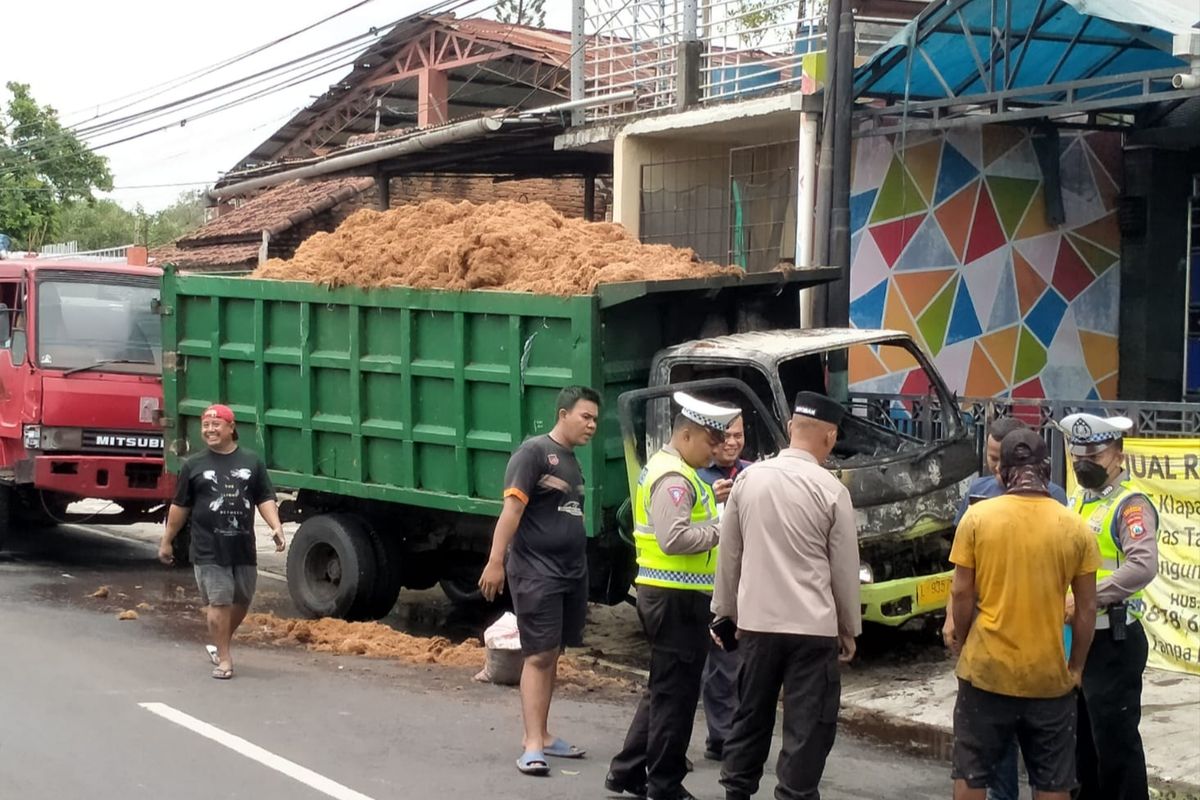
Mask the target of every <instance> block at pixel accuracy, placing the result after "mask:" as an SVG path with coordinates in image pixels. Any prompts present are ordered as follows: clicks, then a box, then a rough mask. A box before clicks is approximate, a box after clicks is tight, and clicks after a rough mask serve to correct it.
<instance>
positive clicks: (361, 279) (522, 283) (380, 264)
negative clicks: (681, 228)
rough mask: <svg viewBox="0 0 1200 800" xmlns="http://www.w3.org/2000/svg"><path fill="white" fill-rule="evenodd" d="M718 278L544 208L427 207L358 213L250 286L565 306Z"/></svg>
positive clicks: (671, 254)
mask: <svg viewBox="0 0 1200 800" xmlns="http://www.w3.org/2000/svg"><path fill="white" fill-rule="evenodd" d="M722 274H729V275H740V274H741V270H739V269H736V268H733V269H731V268H728V267H721V266H718V265H716V264H711V263H706V262H702V261H700V260H699V258H698V257H697V256H696V253H695V252H694V251H692V250H690V249H681V248H678V247H671V246H669V245H650V244H642V243H641V242H640V241H638V239H637V237H636V236H633V235H632V234H630V233H629V231H627V230H626V229H625V228H623V227H622V226H620V225H616V224H613V223H609V222H585V221H583V220H582V219H578V218H574V217H564V216H563V215H562V214H559V213H558V212H557V211H555V210H554V209H553V208H551V207H550V206H549V205H547V204H546V203H543V202H534V203H517V202H513V201H507V200H506V201H500V202H496V203H485V204H483V205H476V204H474V203H471V202H468V201H465V200H464V201H462V202H458V203H451V202H447V201H445V200H428V201H426V202H423V203H413V204H409V205H404V206H400V207H398V208H393V209H391V210H389V211H382V212H381V211H374V210H371V209H365V208H364V209H360V210H358V211H356V212H354V213H353V214H351V215H350V216H349V217H347V218H346V220H345V221H344V222H343V223H342V224H341V225H339V226H338V228H337V229H336V230H334V231H333V232H332V233H325V232H320V233H315V234H313V235H312V236H310V237H309V238H308V239H306V240H305V241H304V242H303V243H302V244H301V245H300V246H299V247H298V248H297V249H296V253H295V255H294V256H293V257H292V258H291V259H288V260H286V261H284V260H281V259H271V260H270V261H268V262H266V263H265V264H263V265H262V266H261V267H259V268H258V269H257V270H256V271H255V272H254V273H253V274H252V275H251V277H253V278H268V279H273V280H289V281H305V282H310V283H317V284H321V285H325V286H331V287H337V286H360V287H364V288H374V287H381V286H411V287H414V288H419V289H450V290H455V291H465V290H470V289H502V290H505V291H511V292H534V293H536V294H549V295H560V296H566V295H580V294H594V293H595V291H596V287H597V286H598V285H600V284H602V283H615V282H621V281H646V280H671V279H677V278H704V277H711V276H715V275H722Z"/></svg>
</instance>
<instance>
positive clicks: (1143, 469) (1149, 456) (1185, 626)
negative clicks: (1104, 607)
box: [1067, 439, 1200, 675]
mask: <svg viewBox="0 0 1200 800" xmlns="http://www.w3.org/2000/svg"><path fill="white" fill-rule="evenodd" d="M1125 466H1126V467H1127V468H1128V470H1129V477H1130V479H1131V481H1132V483H1133V488H1134V489H1136V490H1137V491H1139V492H1142V493H1143V494H1145V495H1146V496H1147V497H1149V498H1150V501H1151V502H1152V503H1153V504H1154V509H1155V510H1156V511H1157V512H1158V577H1156V578H1155V579H1154V580H1153V581H1152V582H1151V583H1150V585H1149V586H1147V587H1146V591H1145V595H1146V612H1145V616H1144V617H1143V618H1142V623H1143V624H1144V626H1145V628H1146V636H1147V638H1148V639H1149V640H1150V666H1152V667H1158V668H1160V669H1169V670H1174V671H1176V672H1186V673H1190V674H1192V675H1200V439H1126V440H1125ZM1067 484H1068V487H1067V488H1068V491H1069V492H1071V491H1074V489H1075V475H1074V474H1073V473H1072V472H1071V470H1070V469H1069V468H1068V470H1067Z"/></svg>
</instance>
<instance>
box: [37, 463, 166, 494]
mask: <svg viewBox="0 0 1200 800" xmlns="http://www.w3.org/2000/svg"><path fill="white" fill-rule="evenodd" d="M17 482H18V483H26V484H33V486H34V488H36V489H41V490H43V491H47V492H59V493H61V494H65V495H73V496H75V497H81V498H83V497H93V498H98V499H101V500H142V501H159V502H166V501H168V500H170V498H171V494H172V492H173V491H174V488H175V476H174V475H171V474H170V473H168V472H167V471H166V468H165V466H164V465H163V460H162V459H161V458H128V457H123V456H89V455H63V456H56V455H38V456H34V457H33V458H31V459H27V460H25V461H23V462H21V463H19V464H18V465H17Z"/></svg>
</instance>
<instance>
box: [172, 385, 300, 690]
mask: <svg viewBox="0 0 1200 800" xmlns="http://www.w3.org/2000/svg"><path fill="white" fill-rule="evenodd" d="M200 434H201V435H202V436H203V437H204V443H205V444H206V445H208V449H207V450H206V451H204V452H203V453H197V454H196V455H194V456H191V457H190V458H188V459H187V460H186V461H184V462H183V466H182V467H181V468H180V470H179V481H178V483H177V485H176V490H175V499H174V500H173V501H172V503H171V510H170V512H169V513H168V514H167V527H166V530H165V531H164V532H163V537H162V542H161V543H160V544H159V548H158V558H159V560H160V561H162V562H163V563H164V564H168V565H170V564H173V563H174V561H175V559H174V557H173V556H172V550H171V543H172V542H173V541H174V539H175V537H176V536H177V535H178V534H179V531H180V530H181V529H182V528H183V526H184V524H185V523H187V522H188V521H189V518H190V522H191V539H192V542H191V550H190V556H191V561H192V564H193V566H194V568H195V573H196V585H197V586H199V588H200V599H201V600H202V601H203V602H204V605H205V612H206V614H207V617H208V633H209V636H211V637H212V640H213V644H212V645H210V646H209V657H210V658H211V659H212V661H213V672H212V676H213V677H214V678H220V679H223V680H225V679H229V678H232V677H233V659H232V658H231V657H230V653H229V646H230V643H231V642H232V640H233V634H234V631H236V630H237V629H238V626H239V625H241V624H242V620H243V619H245V617H246V612H247V611H248V610H249V609H250V601H251V600H252V599H253V598H254V587H255V584H256V582H257V578H258V566H257V565H258V557H257V550H256V548H255V545H254V510H255V509H256V508H257V509H258V513H259V514H261V515H262V518H263V519H264V520H266V522H267V524H268V525H270V526H271V534H272V538H273V539H274V540H275V550H276V552H283V548H284V538H283V526H282V525H281V524H280V522H279V509H278V508H277V507H276V505H275V489H274V487H272V486H271V479H270V477H268V475H267V468H266V466H265V465H264V464H263V462H262V460H261V459H260V458H259V457H258V456H256V455H255V454H254V453H251V452H248V451H246V450H242V449H240V448H238V445H237V430H236V426H235V422H234V417H233V411H231V410H230V409H229V407H228V406H223V405H213V406H209V407H208V408H207V409H205V411H204V413H203V414H202V415H201V416H200Z"/></svg>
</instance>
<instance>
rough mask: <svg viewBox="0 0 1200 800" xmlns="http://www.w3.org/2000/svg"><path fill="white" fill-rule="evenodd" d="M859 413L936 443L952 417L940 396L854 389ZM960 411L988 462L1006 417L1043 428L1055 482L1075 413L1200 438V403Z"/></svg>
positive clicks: (1017, 404)
mask: <svg viewBox="0 0 1200 800" xmlns="http://www.w3.org/2000/svg"><path fill="white" fill-rule="evenodd" d="M850 401H851V408H852V411H853V413H857V414H860V415H862V416H865V417H866V418H867V419H869V420H870V421H872V422H874V423H876V424H880V425H884V426H885V427H889V428H891V429H893V430H895V431H897V432H899V433H902V434H905V435H907V436H913V437H916V438H918V439H922V440H924V441H933V440H935V439H937V438H939V437H940V436H942V435H943V432H944V431H945V425H946V416H945V415H944V414H943V409H942V407H941V403H940V402H939V401H938V398H937V397H936V396H934V395H883V394H873V393H869V392H852V393H851V397H850ZM957 403H958V405H957V408H956V409H955V411H956V412H957V413H958V414H959V415H961V419H962V421H963V422H964V423H965V424H966V426H967V429H968V430H969V431H970V433H971V436H972V437H974V440H975V444H976V448H977V450H978V452H979V464H980V468H981V469H982V468H983V466H984V454H985V450H986V447H987V429H988V426H989V425H990V424H991V423H992V421H993V420H996V419H999V418H1000V417H1016V418H1017V419H1020V420H1022V421H1024V422H1026V423H1027V424H1028V425H1029V426H1030V427H1031V428H1033V429H1034V430H1036V431H1038V432H1039V433H1040V434H1041V435H1042V437H1043V438H1044V439H1045V440H1046V443H1047V445H1048V447H1049V449H1050V459H1051V462H1050V463H1051V469H1052V473H1053V476H1054V480H1055V481H1056V482H1057V483H1059V484H1060V485H1062V484H1063V482H1064V478H1065V476H1066V469H1067V454H1066V446H1065V440H1064V438H1063V436H1062V435H1061V434H1060V432H1059V429H1058V427H1057V425H1056V423H1057V422H1059V421H1060V420H1062V419H1063V417H1066V416H1068V415H1070V414H1075V413H1079V412H1085V413H1090V414H1097V415H1099V416H1105V417H1111V416H1125V417H1129V418H1130V419H1132V420H1133V426H1134V427H1133V435H1135V436H1139V437H1145V438H1163V439H1178V438H1184V437H1200V404H1198V403H1146V402H1137V401H1100V400H1022V399H1013V398H992V397H987V398H983V397H963V398H958V400H957Z"/></svg>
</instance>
